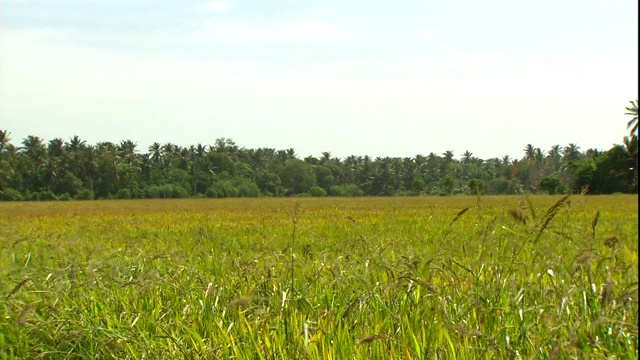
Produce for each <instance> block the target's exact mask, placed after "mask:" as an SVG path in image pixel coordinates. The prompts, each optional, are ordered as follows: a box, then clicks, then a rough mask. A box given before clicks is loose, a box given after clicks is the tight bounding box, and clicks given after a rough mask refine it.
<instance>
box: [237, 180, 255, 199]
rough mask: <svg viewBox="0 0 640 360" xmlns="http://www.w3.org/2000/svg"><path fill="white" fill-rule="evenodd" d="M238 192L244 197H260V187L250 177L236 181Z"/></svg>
mask: <svg viewBox="0 0 640 360" xmlns="http://www.w3.org/2000/svg"><path fill="white" fill-rule="evenodd" d="M235 186H236V188H237V189H238V194H239V195H240V196H242V197H258V196H260V188H259V187H258V185H257V184H256V183H255V182H254V181H253V180H250V179H239V180H238V181H236V183H235Z"/></svg>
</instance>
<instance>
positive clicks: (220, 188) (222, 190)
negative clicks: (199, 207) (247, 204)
mask: <svg viewBox="0 0 640 360" xmlns="http://www.w3.org/2000/svg"><path fill="white" fill-rule="evenodd" d="M239 194H240V191H239V190H238V188H236V187H235V186H233V184H232V183H231V181H229V180H221V181H217V182H215V183H214V184H213V185H211V186H210V187H209V188H208V189H207V197H210V198H227V197H237V196H238V195H239Z"/></svg>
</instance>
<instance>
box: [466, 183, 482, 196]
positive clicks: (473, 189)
mask: <svg viewBox="0 0 640 360" xmlns="http://www.w3.org/2000/svg"><path fill="white" fill-rule="evenodd" d="M469 193H470V194H471V195H482V194H484V182H483V181H482V180H480V179H472V180H471V181H469Z"/></svg>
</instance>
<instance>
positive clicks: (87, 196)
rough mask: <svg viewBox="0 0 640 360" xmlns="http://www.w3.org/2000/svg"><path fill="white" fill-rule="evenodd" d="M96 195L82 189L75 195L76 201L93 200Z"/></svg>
mask: <svg viewBox="0 0 640 360" xmlns="http://www.w3.org/2000/svg"><path fill="white" fill-rule="evenodd" d="M95 197H96V195H95V194H94V193H93V191H91V190H89V189H82V190H80V191H79V192H78V195H76V200H93V199H95Z"/></svg>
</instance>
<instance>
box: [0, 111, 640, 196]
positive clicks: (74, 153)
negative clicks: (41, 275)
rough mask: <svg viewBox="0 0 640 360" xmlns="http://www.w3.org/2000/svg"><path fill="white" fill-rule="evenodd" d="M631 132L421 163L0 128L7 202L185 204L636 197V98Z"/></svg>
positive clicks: (1, 187) (1, 180)
mask: <svg viewBox="0 0 640 360" xmlns="http://www.w3.org/2000/svg"><path fill="white" fill-rule="evenodd" d="M627 110H628V111H629V112H628V113H627V114H629V115H633V116H635V117H634V118H633V119H632V120H631V121H629V123H628V126H629V129H630V130H631V133H630V135H629V136H626V137H625V138H624V139H623V144H618V145H614V146H613V147H612V148H611V149H610V150H608V151H600V150H597V149H588V150H586V151H584V152H582V151H580V147H579V146H577V145H576V144H569V145H567V146H565V147H561V146H560V145H555V146H553V147H551V148H550V149H549V150H548V151H544V150H542V149H540V148H538V147H535V146H533V145H532V144H529V145H527V146H526V147H525V148H524V156H523V157H522V158H521V159H511V158H510V157H509V156H504V157H502V158H492V159H487V160H483V159H479V158H477V157H474V156H473V154H472V153H471V152H469V151H466V152H464V153H463V154H462V157H461V158H460V159H455V158H454V153H453V151H446V152H445V153H443V154H441V155H438V154H434V153H430V154H429V155H427V156H423V155H416V156H415V157H404V158H397V157H377V158H372V157H370V156H348V157H346V158H344V159H339V158H336V157H332V156H331V153H329V152H324V153H322V156H320V157H319V158H318V157H313V156H309V157H306V158H304V159H300V158H299V157H298V156H297V155H296V153H295V151H294V150H293V149H286V150H276V149H272V148H258V149H247V148H242V147H239V146H238V145H236V144H235V143H234V142H233V141H231V140H229V139H224V138H220V139H217V140H215V143H214V145H202V144H197V145H192V146H189V147H181V146H177V145H175V144H172V143H166V144H160V143H157V142H156V143H154V144H153V145H151V146H150V147H149V149H148V152H146V153H143V152H140V151H138V149H137V148H136V143H135V142H133V141H131V140H123V141H121V142H120V143H119V144H115V143H111V142H100V143H97V144H96V145H89V144H87V143H86V142H85V141H83V140H81V139H80V138H79V137H78V136H74V137H73V138H71V139H70V140H69V141H64V140H63V139H59V138H56V139H52V140H50V141H48V142H45V140H44V139H42V138H40V137H38V136H28V137H27V138H25V139H23V140H22V143H21V146H15V145H14V144H12V143H11V139H10V137H9V136H10V133H9V132H8V131H7V130H4V131H0V199H1V200H54V199H60V200H67V199H93V198H121V199H129V198H182V197H205V196H206V197H214V198H222V197H256V196H289V195H301V194H304V195H311V196H323V195H331V196H390V195H453V194H461V193H467V194H476V193H484V194H517V193H523V192H530V193H549V194H560V193H567V192H573V193H576V192H580V191H581V190H582V189H583V188H584V187H585V186H588V187H589V192H590V193H593V194H606V193H615V192H619V193H637V191H638V168H637V157H638V136H637V102H636V103H634V102H632V107H629V108H627Z"/></svg>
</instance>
